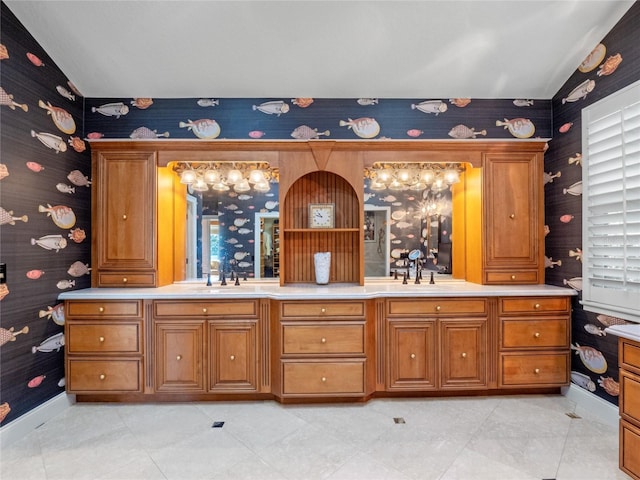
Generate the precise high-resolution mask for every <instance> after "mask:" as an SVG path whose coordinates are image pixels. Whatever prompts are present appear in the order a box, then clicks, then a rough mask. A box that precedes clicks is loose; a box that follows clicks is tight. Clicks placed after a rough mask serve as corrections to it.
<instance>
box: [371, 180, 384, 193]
mask: <svg viewBox="0 0 640 480" xmlns="http://www.w3.org/2000/svg"><path fill="white" fill-rule="evenodd" d="M385 188H387V187H386V186H385V185H384V183H382V182H378V181H377V180H371V184H370V185H369V189H370V190H374V191H380V190H384V189H385Z"/></svg>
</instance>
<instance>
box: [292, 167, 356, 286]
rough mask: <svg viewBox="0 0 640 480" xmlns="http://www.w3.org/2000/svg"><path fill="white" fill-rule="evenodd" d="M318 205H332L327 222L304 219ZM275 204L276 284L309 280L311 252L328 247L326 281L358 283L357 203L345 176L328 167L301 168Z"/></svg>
mask: <svg viewBox="0 0 640 480" xmlns="http://www.w3.org/2000/svg"><path fill="white" fill-rule="evenodd" d="M281 195H282V192H281ZM281 198H282V197H281ZM319 204H320V205H331V206H332V207H333V211H334V220H333V222H332V226H331V227H328V228H314V227H313V226H312V225H311V224H310V213H309V206H310V205H319ZM281 207H282V208H281V211H280V224H281V229H282V231H281V233H283V234H284V235H282V236H281V238H282V240H281V241H282V245H281V248H282V249H283V251H282V252H281V255H280V257H281V258H283V259H285V261H284V264H282V265H281V280H280V281H281V284H283V285H284V284H295V283H314V282H315V271H314V262H313V256H314V253H316V252H331V270H330V277H329V282H330V283H354V284H360V285H363V284H364V259H363V238H362V228H361V226H362V225H363V222H364V218H363V207H362V204H361V195H360V194H359V192H358V191H356V190H355V189H354V187H353V185H352V184H351V183H350V182H349V181H348V180H347V179H345V178H344V177H342V176H340V175H338V174H336V173H334V172H330V171H312V172H310V173H307V174H305V175H303V176H301V177H300V178H298V179H297V180H295V181H294V182H293V183H292V184H291V186H290V187H289V188H288V190H287V191H286V193H285V195H284V199H283V202H282V204H281Z"/></svg>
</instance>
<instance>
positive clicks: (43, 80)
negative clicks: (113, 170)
mask: <svg viewBox="0 0 640 480" xmlns="http://www.w3.org/2000/svg"><path fill="white" fill-rule="evenodd" d="M0 68H1V70H0V119H1V131H2V159H1V160H0V242H1V249H0V262H1V263H4V264H6V269H7V275H6V283H3V284H0V312H1V317H0V363H1V365H2V368H1V372H0V384H1V385H2V390H1V391H0V422H1V423H0V425H6V424H8V423H10V422H11V421H12V420H14V419H16V418H18V417H20V416H21V415H23V414H24V413H26V412H28V411H29V410H31V409H33V408H34V407H36V406H38V405H40V404H42V403H44V402H46V401H47V400H49V399H51V398H53V397H54V396H56V395H58V394H60V393H61V392H64V388H65V373H64V362H63V360H64V357H63V355H64V333H63V330H64V307H63V304H62V303H61V302H60V301H58V295H59V294H60V293H61V292H63V291H67V290H74V289H80V288H87V287H89V286H90V283H91V282H90V275H89V272H90V270H91V265H90V261H91V256H90V254H91V180H90V178H91V157H90V154H89V148H88V147H89V145H88V143H87V142H86V141H85V140H84V132H83V129H82V126H83V108H84V106H83V103H84V99H83V98H82V96H81V95H80V94H79V93H78V92H77V91H76V90H75V87H74V86H73V84H72V83H71V82H70V81H69V79H68V78H67V77H66V76H65V75H64V73H63V72H62V71H60V69H59V68H58V67H57V66H56V64H55V63H54V61H53V60H52V59H51V58H49V56H48V55H47V53H46V52H45V51H44V50H42V48H40V46H39V45H38V43H37V42H36V41H35V40H34V39H33V38H32V37H31V35H29V34H28V32H27V31H26V30H25V29H24V27H23V26H22V25H21V24H20V23H19V22H18V20H17V19H16V18H15V17H14V16H13V15H12V14H11V12H10V11H9V10H8V8H7V7H6V5H5V4H4V3H3V4H2V25H1V29H0Z"/></svg>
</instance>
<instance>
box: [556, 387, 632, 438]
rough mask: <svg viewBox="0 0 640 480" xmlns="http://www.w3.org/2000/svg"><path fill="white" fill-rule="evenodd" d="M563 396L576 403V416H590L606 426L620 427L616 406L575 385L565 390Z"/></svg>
mask: <svg viewBox="0 0 640 480" xmlns="http://www.w3.org/2000/svg"><path fill="white" fill-rule="evenodd" d="M562 394H563V395H564V396H565V397H567V398H568V399H569V400H572V401H574V402H576V411H575V413H576V415H580V416H582V415H590V416H592V417H596V418H597V419H598V420H600V421H601V422H602V423H604V424H606V425H610V426H612V427H616V428H617V427H618V421H619V420H620V413H619V411H618V407H616V406H615V405H614V404H612V403H609V402H607V401H606V400H603V399H602V398H600V397H598V396H596V395H594V394H593V393H591V392H589V391H587V390H585V389H584V388H581V387H578V386H577V385H574V384H571V385H569V387H567V388H563V389H562Z"/></svg>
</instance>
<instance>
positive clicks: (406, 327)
mask: <svg viewBox="0 0 640 480" xmlns="http://www.w3.org/2000/svg"><path fill="white" fill-rule="evenodd" d="M388 325H389V326H388V328H389V336H388V338H389V340H388V345H387V350H388V351H387V359H388V364H387V384H388V388H389V390H392V391H393V390H427V389H429V390H430V389H433V388H435V371H436V370H435V365H436V342H435V322H434V321H413V322H412V321H390V322H389V324H388Z"/></svg>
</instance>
